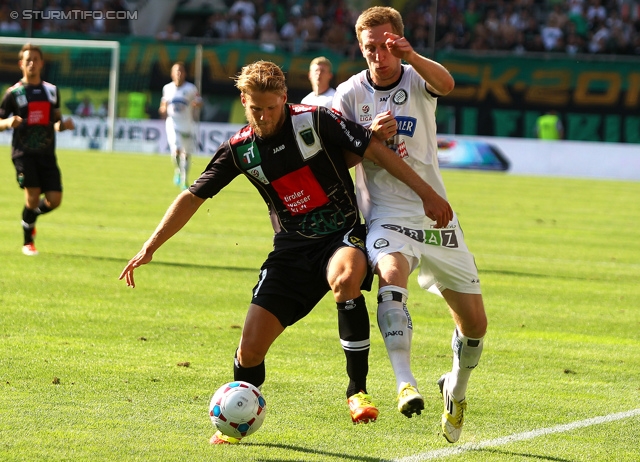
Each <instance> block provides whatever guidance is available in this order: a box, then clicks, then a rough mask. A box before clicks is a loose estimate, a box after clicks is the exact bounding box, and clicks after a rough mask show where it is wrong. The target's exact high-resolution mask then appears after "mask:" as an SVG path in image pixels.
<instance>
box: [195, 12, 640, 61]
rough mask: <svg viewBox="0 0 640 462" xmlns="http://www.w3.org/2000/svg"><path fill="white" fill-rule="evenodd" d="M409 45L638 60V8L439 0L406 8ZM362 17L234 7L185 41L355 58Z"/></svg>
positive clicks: (639, 27)
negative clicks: (254, 43) (256, 44)
mask: <svg viewBox="0 0 640 462" xmlns="http://www.w3.org/2000/svg"><path fill="white" fill-rule="evenodd" d="M406 5H408V7H407V8H405V9H404V12H403V18H404V22H405V32H406V36H407V38H408V39H409V40H410V42H411V43H412V44H413V45H414V46H415V47H416V48H417V49H426V48H428V47H429V46H430V42H429V40H430V30H431V28H432V27H433V26H434V25H435V42H436V49H471V50H502V51H512V52H516V53H521V52H560V53H568V54H575V53H594V54H596V53H599V54H603V53H611V54H626V55H640V4H639V2H637V1H630V0H513V1H505V0H494V1H490V0H438V5H437V14H436V17H435V19H434V18H433V17H432V13H431V11H432V9H431V5H430V2H429V1H426V2H425V1H422V2H415V1H414V2H411V1H409V2H407V3H406ZM359 13H360V12H359V11H357V10H354V9H353V8H350V7H349V4H348V2H347V1H345V0H330V1H329V2H311V1H309V0H305V1H298V2H296V3H294V4H293V5H290V2H287V1H286V0H272V1H267V0H236V1H234V2H233V3H232V4H231V5H230V6H229V9H228V10H227V11H226V12H218V13H215V14H213V15H211V16H210V17H209V18H208V20H207V22H206V25H205V27H204V29H203V30H198V29H197V28H196V29H194V30H193V31H189V32H188V33H187V34H185V35H189V34H193V35H196V36H203V37H210V38H216V39H240V40H258V41H260V42H261V43H263V44H269V43H271V44H273V45H276V44H278V43H283V42H284V43H287V44H288V46H289V47H290V49H291V51H294V52H297V51H301V50H304V49H313V48H318V47H323V48H328V49H331V50H334V51H336V52H338V53H345V54H347V55H352V56H353V55H354V54H357V53H358V50H357V46H355V45H354V44H355V43H356V41H355V36H354V33H353V26H354V24H355V20H356V18H357V16H358V14H359Z"/></svg>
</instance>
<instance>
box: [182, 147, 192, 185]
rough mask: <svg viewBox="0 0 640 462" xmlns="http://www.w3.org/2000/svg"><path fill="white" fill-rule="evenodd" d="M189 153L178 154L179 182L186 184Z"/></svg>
mask: <svg viewBox="0 0 640 462" xmlns="http://www.w3.org/2000/svg"><path fill="white" fill-rule="evenodd" d="M189 160H190V159H189V154H183V155H181V156H180V184H181V185H186V184H187V175H188V174H189Z"/></svg>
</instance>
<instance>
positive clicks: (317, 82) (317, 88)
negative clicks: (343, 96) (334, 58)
mask: <svg viewBox="0 0 640 462" xmlns="http://www.w3.org/2000/svg"><path fill="white" fill-rule="evenodd" d="M331 68H332V65H331V61H329V59H328V58H325V57H324V56H318V57H317V58H314V59H312V60H311V64H309V82H311V88H312V89H313V91H312V92H311V93H309V94H308V95H307V96H305V97H304V98H302V101H300V102H301V103H302V104H308V105H310V106H324V107H326V108H329V109H331V103H332V102H333V95H334V94H335V92H336V90H335V88H332V87H331V79H332V78H333V72H332V70H331Z"/></svg>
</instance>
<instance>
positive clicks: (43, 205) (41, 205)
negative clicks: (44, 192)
mask: <svg viewBox="0 0 640 462" xmlns="http://www.w3.org/2000/svg"><path fill="white" fill-rule="evenodd" d="M52 210H53V209H52V208H49V207H47V204H46V202H45V200H44V197H43V198H41V199H40V203H39V204H38V208H37V209H36V213H37V214H38V215H44V214H45V213H49V212H51V211H52Z"/></svg>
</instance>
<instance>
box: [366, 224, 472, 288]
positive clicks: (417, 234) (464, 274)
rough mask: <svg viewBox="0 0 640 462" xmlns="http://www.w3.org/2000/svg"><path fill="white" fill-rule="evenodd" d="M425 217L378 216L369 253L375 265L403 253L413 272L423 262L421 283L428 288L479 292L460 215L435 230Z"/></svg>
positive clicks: (369, 238) (369, 239)
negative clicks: (459, 220)
mask: <svg viewBox="0 0 640 462" xmlns="http://www.w3.org/2000/svg"><path fill="white" fill-rule="evenodd" d="M433 223H434V222H433V221H432V220H430V219H429V218H427V217H424V218H421V217H420V218H415V219H413V218H400V219H398V218H392V219H389V218H379V219H377V220H373V221H372V222H371V223H370V224H369V229H368V232H367V252H368V253H369V260H370V261H371V264H372V265H373V267H374V268H375V266H376V265H377V263H378V262H379V261H380V259H381V258H382V257H384V256H385V255H389V254H391V253H395V252H400V253H401V254H403V255H404V256H405V257H406V258H407V261H408V262H409V265H410V267H411V271H412V272H413V270H415V269H416V268H417V267H418V265H420V272H419V274H418V283H419V284H420V287H422V288H423V289H425V290H428V289H429V288H430V287H432V286H434V285H435V287H436V288H437V289H438V290H439V291H440V292H442V291H443V290H445V289H450V290H454V291H456V292H461V293H465V294H480V293H481V291H480V278H479V277H478V268H477V267H476V263H475V260H474V258H473V255H472V254H471V252H469V249H468V248H467V245H466V244H465V242H464V235H463V234H462V229H460V225H459V223H458V218H457V216H455V215H454V217H453V220H451V222H450V223H449V225H448V226H447V227H446V228H443V229H435V228H432V227H431V226H432V225H433Z"/></svg>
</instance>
